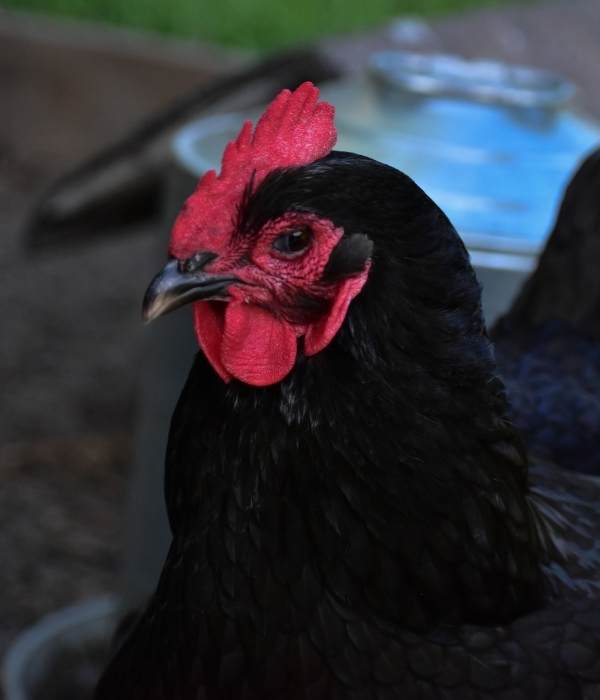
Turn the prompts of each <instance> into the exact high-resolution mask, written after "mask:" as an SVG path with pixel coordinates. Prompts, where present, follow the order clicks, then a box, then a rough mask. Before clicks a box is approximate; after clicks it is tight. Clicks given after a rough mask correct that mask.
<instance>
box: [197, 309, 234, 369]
mask: <svg viewBox="0 0 600 700" xmlns="http://www.w3.org/2000/svg"><path fill="white" fill-rule="evenodd" d="M224 328H225V305H224V304H222V303H220V302H216V301H199V302H196V303H195V304H194V329H195V331H196V338H197V339H198V343H199V345H200V347H201V348H202V351H203V352H204V354H205V355H206V359H207V360H208V361H209V362H210V364H211V365H212V366H213V369H214V370H215V372H216V373H217V374H218V375H219V376H220V377H221V379H222V380H223V381H225V382H229V381H231V374H230V373H229V372H228V371H227V370H226V369H225V366H224V365H223V363H222V362H221V349H222V345H223V331H224Z"/></svg>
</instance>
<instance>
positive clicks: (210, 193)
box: [170, 83, 337, 259]
mask: <svg viewBox="0 0 600 700" xmlns="http://www.w3.org/2000/svg"><path fill="white" fill-rule="evenodd" d="M318 98H319V90H318V88H316V87H315V86H314V85H313V84H312V83H303V84H302V85H300V87H298V88H297V89H296V90H294V91H293V92H290V91H289V90H282V92H280V93H279V95H277V97H276V98H275V99H274V100H273V102H271V104H270V105H269V106H268V107H267V109H266V111H265V113H264V114H263V115H262V117H261V118H260V119H259V120H258V123H257V125H256V129H254V132H253V131H252V122H250V121H246V122H244V125H243V127H242V130H241V131H240V133H239V135H238V137H237V138H236V139H235V140H234V141H230V142H229V143H228V144H227V147H226V148H225V151H224V153H223V160H222V163H221V173H220V174H219V175H217V173H216V172H215V171H214V170H209V171H208V172H207V173H206V174H205V175H204V176H203V177H202V179H201V180H200V182H199V184H198V187H197V188H196V191H195V192H194V194H192V196H191V197H190V198H189V199H188V200H187V202H186V205H185V207H184V208H183V210H182V212H181V213H180V215H179V217H178V218H177V221H176V222H175V225H174V227H173V232H172V234H171V245H170V252H171V254H172V255H174V256H176V257H178V258H180V259H182V258H186V257H189V256H190V255H192V254H193V253H195V252H196V251H197V250H199V249H201V248H202V247H208V249H209V250H211V249H212V250H218V249H219V247H220V245H222V244H224V243H225V238H226V237H227V239H228V238H229V237H230V236H231V233H232V225H233V224H234V222H235V217H236V212H237V207H238V205H239V203H240V201H241V199H242V197H243V194H244V190H245V188H246V187H247V185H248V184H249V183H250V181H252V183H253V186H254V187H257V186H258V185H259V184H260V183H261V182H262V181H263V180H264V178H265V177H266V176H267V175H268V174H269V173H270V172H271V171H272V170H274V169H276V168H286V167H292V166H298V165H306V164H308V163H312V162H313V161H315V160H318V159H319V158H323V157H324V156H326V155H327V154H328V153H329V152H330V151H331V149H332V148H333V145H334V144H335V141H336V137H337V134H336V130H335V125H334V108H333V105H331V104H329V103H327V102H318Z"/></svg>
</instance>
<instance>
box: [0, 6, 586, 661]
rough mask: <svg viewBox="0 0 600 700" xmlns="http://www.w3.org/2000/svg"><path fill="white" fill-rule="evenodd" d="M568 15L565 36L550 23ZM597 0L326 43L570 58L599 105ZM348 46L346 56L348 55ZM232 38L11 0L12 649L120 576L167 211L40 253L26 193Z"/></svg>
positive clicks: (4, 346) (564, 66)
mask: <svg viewBox="0 0 600 700" xmlns="http://www.w3.org/2000/svg"><path fill="white" fill-rule="evenodd" d="M557 27H560V36H559V38H560V40H554V39H553V34H554V33H556V32H558V29H557ZM599 29H600V0H573V1H572V2H562V3H561V2H552V3H540V4H538V5H535V6H533V7H527V8H514V9H513V8H508V9H507V10H502V11H485V12H474V13H470V14H468V15H464V16H461V17H456V18H451V19H448V20H444V21H443V22H439V23H437V24H435V25H434V26H432V27H425V28H423V27H421V29H420V30H418V28H417V31H416V32H415V28H414V27H413V29H412V30H411V29H410V27H409V26H407V25H404V28H403V27H402V25H397V26H396V27H395V29H394V30H393V31H391V30H385V31H382V32H378V33H377V34H370V35H368V36H366V35H365V36H364V37H353V38H352V39H348V38H344V39H342V40H336V41H333V42H330V43H329V44H328V47H329V50H330V52H331V54H332V55H334V56H335V57H336V58H338V59H339V60H340V61H341V62H342V63H343V64H344V65H346V67H347V68H348V69H355V68H356V67H357V66H359V65H360V62H361V58H360V57H361V56H362V57H364V56H366V54H367V53H368V51H369V50H370V49H371V48H373V47H375V46H381V45H384V44H387V45H394V44H396V45H398V43H399V44H400V45H402V46H404V47H408V48H411V47H413V46H414V48H422V49H435V50H445V51H455V52H458V53H462V54H464V55H467V56H476V55H477V56H478V55H485V56H487V57H497V58H502V59H505V60H506V59H508V60H512V61H514V62H523V63H533V64H535V65H540V66H544V67H547V68H552V69H555V70H559V71H561V72H563V73H564V74H566V75H567V76H568V77H570V78H572V79H574V80H576V81H577V82H578V83H579V84H580V85H581V86H582V88H583V89H582V100H581V103H582V104H583V106H584V107H585V108H587V109H588V111H590V112H591V113H594V114H596V115H600V93H599V92H598V90H597V89H596V85H597V78H598V68H597V66H599V65H600V43H599V42H598V40H597V37H598V30H599ZM350 57H351V59H350ZM225 63H226V60H225V57H224V55H223V54H220V53H219V52H211V51H210V50H202V49H201V48H199V47H196V48H194V47H189V46H186V47H184V49H181V47H175V48H173V46H172V45H171V44H166V43H164V42H155V41H152V42H150V43H147V42H144V41H142V42H135V41H134V42H131V41H129V40H128V39H123V38H122V37H121V35H118V36H117V35H113V34H106V35H102V36H100V37H99V36H98V35H97V34H96V33H94V32H92V33H90V34H89V35H88V34H87V33H86V32H85V31H79V30H75V31H74V30H72V29H71V30H69V31H66V32H63V30H62V29H61V28H60V27H59V28H56V27H54V25H51V26H49V25H47V24H45V23H38V22H29V21H22V20H18V21H16V20H15V18H14V16H13V15H10V14H8V13H5V12H4V11H1V10H0V104H1V105H2V107H1V109H0V115H1V116H0V120H1V121H0V236H1V239H0V240H1V241H2V244H1V245H0V280H1V282H0V283H1V285H2V293H1V294H0V318H1V324H2V325H1V338H2V342H1V343H0V386H1V388H2V401H1V404H0V561H2V566H1V567H0V590H2V593H3V595H2V597H1V598H0V655H1V654H2V653H3V651H4V650H5V648H6V645H7V644H8V642H9V641H10V639H12V638H13V637H14V635H15V633H16V632H17V631H18V630H19V629H21V628H22V627H23V626H25V625H27V624H29V623H31V622H32V621H33V620H35V619H36V618H37V617H38V616H39V615H41V614H43V613H44V612H47V611H50V610H53V609H56V608H57V607H60V606H62V605H65V604H68V603H71V602H74V601H75V600H78V599H81V598H84V597H87V596H89V595H93V594H95V593H99V592H105V591H106V590H107V589H110V588H112V587H113V585H114V581H115V573H116V570H117V566H118V557H119V543H120V541H121V539H122V534H123V532H122V530H123V527H122V524H121V515H122V511H123V505H124V502H125V498H126V492H127V476H128V470H129V465H130V461H131V450H132V439H133V432H134V424H135V415H136V396H137V395H138V394H137V381H138V373H137V367H138V366H139V364H140V357H141V354H142V353H143V351H144V345H143V338H144V336H143V333H144V331H143V329H142V326H141V324H140V322H139V316H138V314H139V304H140V299H141V296H142V294H143V290H144V288H145V284H146V283H147V281H148V270H150V269H151V268H152V264H151V262H152V258H153V246H154V240H155V237H156V236H157V235H160V234H161V233H162V234H164V232H162V231H159V230H157V229H152V230H151V229H148V230H139V231H135V232H132V231H128V232H123V234H122V235H118V236H113V237H111V238H108V239H106V240H100V241H96V242H95V243H94V244H93V245H92V246H89V247H86V246H83V247H74V248H66V249H62V250H60V251H59V252H52V251H47V252H44V253H43V254H36V253H34V252H32V251H30V250H28V249H26V248H25V247H24V245H23V238H22V230H23V225H24V223H25V221H26V218H27V214H28V210H29V208H30V207H31V205H32V203H33V202H35V200H36V198H37V197H38V196H39V194H40V193H41V192H42V191H43V190H44V188H45V187H46V186H47V185H48V184H49V183H50V182H51V181H52V179H53V178H54V177H56V176H57V175H58V174H60V173H61V172H62V171H63V170H64V169H65V168H67V167H68V166H70V165H72V164H74V163H76V162H78V161H79V160H80V159H81V158H82V157H84V156H86V155H87V154H90V153H92V152H93V151H94V149H96V148H98V147H99V146H101V145H104V144H106V143H108V142H110V141H111V140H113V139H114V138H116V137H117V136H119V135H120V134H122V133H124V132H125V131H126V130H127V129H128V128H130V127H131V126H132V125H134V124H135V123H136V122H137V121H138V120H139V119H141V118H142V117H143V116H144V115H145V114H147V113H148V112H149V111H150V110H152V109H155V108H156V107H158V106H159V105H162V104H164V103H165V101H167V100H168V99H170V98H171V97H173V96H176V95H178V94H180V93H182V92H184V91H186V90H187V89H189V88H191V87H192V86H194V85H196V84H198V83H199V82H200V81H203V80H206V79H208V78H209V77H210V76H211V75H214V74H215V73H216V72H219V71H222V70H223V68H224V66H225Z"/></svg>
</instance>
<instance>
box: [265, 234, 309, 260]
mask: <svg viewBox="0 0 600 700" xmlns="http://www.w3.org/2000/svg"><path fill="white" fill-rule="evenodd" d="M311 240H312V231H311V230H310V229H309V228H308V227H307V226H303V227H302V228H294V229H290V230H289V231H286V232H285V233H282V234H281V235H280V236H277V238H276V239H275V240H274V241H273V249H274V250H276V251H277V252H278V253H279V254H280V255H285V257H286V258H295V257H297V256H299V255H301V254H302V253H303V252H304V251H305V250H306V249H307V248H308V246H309V245H310V242H311Z"/></svg>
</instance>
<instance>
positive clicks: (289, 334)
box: [221, 301, 297, 386]
mask: <svg viewBox="0 0 600 700" xmlns="http://www.w3.org/2000/svg"><path fill="white" fill-rule="evenodd" d="M296 349H297V339H296V334H295V333H294V331H293V329H292V327H291V326H290V325H289V324H287V323H285V321H282V320H280V319H278V318H276V317H275V316H273V315H272V314H270V313H269V312H268V311H265V310H264V309H261V308H260V307H259V306H253V305H251V304H244V303H241V302H237V301H232V302H230V303H229V304H228V305H227V309H226V311H225V332H224V334H223V343H222V348H221V360H222V362H223V364H224V366H225V368H226V370H227V371H228V372H229V373H230V374H231V375H232V376H234V377H235V378H236V379H239V380H240V381H242V382H245V383H246V384H250V385H252V386H269V385H270V384H276V383H277V382H280V381H281V380H282V379H283V378H284V377H285V376H286V375H288V374H289V373H290V372H291V370H292V368H293V367H294V363H295V362H296Z"/></svg>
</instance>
